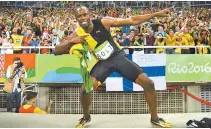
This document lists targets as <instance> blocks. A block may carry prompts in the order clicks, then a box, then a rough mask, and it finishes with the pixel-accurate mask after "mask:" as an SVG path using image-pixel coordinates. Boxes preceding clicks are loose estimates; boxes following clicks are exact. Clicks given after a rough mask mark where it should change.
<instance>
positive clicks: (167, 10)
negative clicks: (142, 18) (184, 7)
mask: <svg viewBox="0 0 211 129" xmlns="http://www.w3.org/2000/svg"><path fill="white" fill-rule="evenodd" d="M170 10H171V9H170V8H167V9H164V10H162V11H160V12H157V13H156V16H158V17H165V16H167V14H169V13H170V12H171V11H170Z"/></svg>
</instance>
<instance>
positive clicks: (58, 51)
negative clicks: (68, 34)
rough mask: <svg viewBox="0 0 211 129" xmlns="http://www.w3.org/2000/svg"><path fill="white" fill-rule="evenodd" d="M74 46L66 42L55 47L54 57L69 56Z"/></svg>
mask: <svg viewBox="0 0 211 129" xmlns="http://www.w3.org/2000/svg"><path fill="white" fill-rule="evenodd" d="M72 46H73V44H72V42H71V41H64V42H62V43H61V44H59V45H57V46H56V47H55V51H54V55H62V54H68V53H69V50H70V48H71V47H72Z"/></svg>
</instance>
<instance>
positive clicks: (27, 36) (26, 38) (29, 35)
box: [23, 29, 32, 53]
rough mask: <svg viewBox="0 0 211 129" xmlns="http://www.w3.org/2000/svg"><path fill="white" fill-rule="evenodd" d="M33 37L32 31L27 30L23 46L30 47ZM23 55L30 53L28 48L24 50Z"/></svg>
mask: <svg viewBox="0 0 211 129" xmlns="http://www.w3.org/2000/svg"><path fill="white" fill-rule="evenodd" d="M31 36H32V30H30V29H29V30H27V31H26V36H24V37H23V46H25V47H26V46H30V41H31ZM23 53H29V49H28V48H24V49H23Z"/></svg>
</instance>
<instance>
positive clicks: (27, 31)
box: [0, 7, 211, 54]
mask: <svg viewBox="0 0 211 129" xmlns="http://www.w3.org/2000/svg"><path fill="white" fill-rule="evenodd" d="M160 10H161V9H159V8H156V9H155V8H153V9H148V8H146V9H132V8H103V9H96V10H91V13H92V16H93V17H92V18H93V19H96V18H102V17H105V16H110V17H115V18H128V17H131V16H133V15H140V14H141V15H144V14H150V13H153V12H157V11H160ZM73 14H74V9H62V8H45V9H33V8H29V7H26V8H21V9H20V8H19V9H18V8H8V7H7V8H6V7H2V8H0V46H1V47H2V48H1V50H0V53H1V54H5V53H6V54H12V53H40V54H52V53H53V52H54V50H53V49H47V48H46V49H40V50H39V49H38V48H37V47H38V46H52V47H54V46H56V45H58V44H60V43H62V42H63V41H65V40H66V39H67V37H68V35H70V34H71V33H72V32H73V31H74V29H75V28H77V27H78V23H77V21H76V19H75V17H74V15H73ZM110 31H111V34H112V36H113V39H114V41H115V42H116V43H118V44H119V45H120V46H123V47H127V46H207V47H204V48H203V47H201V48H197V49H195V48H188V47H186V48H167V49H164V48H147V49H142V48H135V49H129V51H128V53H134V51H138V52H143V53H147V54H149V53H167V54H195V53H198V54H203V53H204V54H209V53H210V49H209V46H210V45H211V40H210V36H211V35H210V32H211V10H210V9H206V8H191V9H181V10H177V11H176V10H172V12H171V14H169V16H168V17H163V18H159V17H156V18H153V19H151V20H149V21H147V22H144V23H142V24H139V25H136V26H123V27H113V28H110ZM13 46H33V47H34V48H32V49H28V48H24V49H12V48H4V47H13Z"/></svg>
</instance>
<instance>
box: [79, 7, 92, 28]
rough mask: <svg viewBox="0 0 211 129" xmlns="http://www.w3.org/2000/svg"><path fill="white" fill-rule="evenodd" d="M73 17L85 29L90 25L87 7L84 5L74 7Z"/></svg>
mask: <svg viewBox="0 0 211 129" xmlns="http://www.w3.org/2000/svg"><path fill="white" fill-rule="evenodd" d="M75 18H76V20H77V21H78V23H79V25H80V26H81V27H82V28H83V29H86V30H87V29H88V28H90V26H91V25H92V23H91V15H90V12H89V9H88V8H87V7H85V6H81V7H78V8H77V9H76V11H75Z"/></svg>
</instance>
